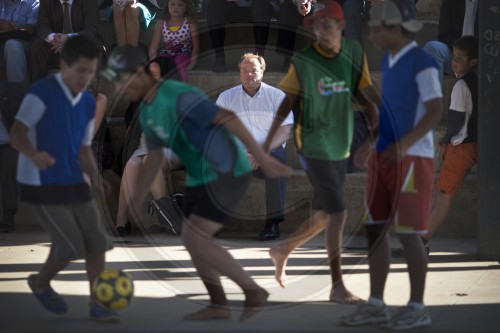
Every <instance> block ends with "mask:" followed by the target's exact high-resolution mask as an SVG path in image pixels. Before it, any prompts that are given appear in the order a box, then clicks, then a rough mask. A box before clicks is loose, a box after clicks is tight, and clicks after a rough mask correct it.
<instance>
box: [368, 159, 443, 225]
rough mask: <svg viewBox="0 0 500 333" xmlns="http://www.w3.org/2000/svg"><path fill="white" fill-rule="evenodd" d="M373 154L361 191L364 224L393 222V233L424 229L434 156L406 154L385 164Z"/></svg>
mask: <svg viewBox="0 0 500 333" xmlns="http://www.w3.org/2000/svg"><path fill="white" fill-rule="evenodd" d="M380 160H381V159H380V154H375V153H374V154H373V155H372V158H371V160H370V164H369V166H370V167H369V169H368V180H367V188H366V193H365V202H366V208H367V210H366V214H365V220H366V223H368V224H380V223H394V228H395V231H396V232H397V233H426V232H427V226H428V224H429V216H430V211H431V199H432V189H433V185H434V160H433V159H432V158H426V157H416V156H406V157H405V158H404V160H403V162H402V163H401V164H398V165H396V166H394V167H390V168H388V167H385V166H383V165H382V164H381V163H380V162H379V161H380Z"/></svg>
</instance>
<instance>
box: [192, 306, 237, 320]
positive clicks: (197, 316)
mask: <svg viewBox="0 0 500 333" xmlns="http://www.w3.org/2000/svg"><path fill="white" fill-rule="evenodd" d="M229 318H231V311H229V309H227V308H223V307H220V306H219V307H211V306H209V307H206V308H204V309H201V310H200V311H197V312H194V313H190V314H188V315H186V316H184V320H214V319H229Z"/></svg>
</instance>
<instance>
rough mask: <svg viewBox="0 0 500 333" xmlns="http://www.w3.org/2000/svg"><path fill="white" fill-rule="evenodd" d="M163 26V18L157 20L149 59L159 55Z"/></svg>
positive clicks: (150, 45)
mask: <svg viewBox="0 0 500 333" xmlns="http://www.w3.org/2000/svg"><path fill="white" fill-rule="evenodd" d="M162 27H163V20H161V21H158V22H156V25H155V30H154V31H153V37H152V38H151V43H150V44H149V60H151V61H152V60H155V59H156V58H157V57H158V50H159V48H160V42H161V37H162V32H161V29H162Z"/></svg>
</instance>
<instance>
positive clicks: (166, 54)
mask: <svg viewBox="0 0 500 333" xmlns="http://www.w3.org/2000/svg"><path fill="white" fill-rule="evenodd" d="M195 13H196V11H195V8H194V6H193V2H192V1H191V0H167V1H166V7H165V19H163V20H162V21H160V22H158V23H157V24H156V27H155V31H154V33H153V38H152V39H151V46H150V47H149V59H151V60H154V61H156V62H159V64H160V69H161V71H162V74H163V75H165V74H167V73H165V70H164V68H163V67H164V65H163V62H162V60H161V59H162V58H170V59H172V60H173V62H174V63H175V66H176V68H177V73H178V77H179V80H180V81H182V82H186V83H187V82H188V75H187V71H186V70H191V69H193V68H194V66H195V64H196V60H197V58H198V52H199V49H200V42H199V39H198V28H197V25H196V23H195ZM163 75H161V76H163Z"/></svg>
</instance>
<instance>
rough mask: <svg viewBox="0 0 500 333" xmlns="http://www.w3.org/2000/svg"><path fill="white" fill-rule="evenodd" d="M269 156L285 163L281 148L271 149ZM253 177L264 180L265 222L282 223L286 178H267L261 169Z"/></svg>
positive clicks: (283, 151)
mask: <svg viewBox="0 0 500 333" xmlns="http://www.w3.org/2000/svg"><path fill="white" fill-rule="evenodd" d="M271 156H273V157H275V158H276V159H278V160H280V161H281V162H283V163H286V154H285V149H284V148H282V147H279V148H276V149H273V150H272V151H271ZM253 175H254V176H255V177H257V178H260V179H263V180H264V184H265V188H266V221H267V222H276V223H279V222H282V221H284V220H285V193H286V185H287V178H277V179H273V178H268V177H266V175H265V174H264V172H262V170H261V169H257V170H255V171H254V173H253Z"/></svg>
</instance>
